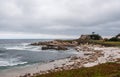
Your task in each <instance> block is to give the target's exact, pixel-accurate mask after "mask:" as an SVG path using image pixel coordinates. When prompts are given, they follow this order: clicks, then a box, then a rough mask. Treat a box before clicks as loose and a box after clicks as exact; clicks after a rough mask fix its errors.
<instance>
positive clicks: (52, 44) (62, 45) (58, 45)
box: [30, 40, 78, 50]
mask: <svg viewBox="0 0 120 77" xmlns="http://www.w3.org/2000/svg"><path fill="white" fill-rule="evenodd" d="M30 45H33V46H42V48H41V50H48V49H54V50H68V47H75V46H77V45H78V44H77V42H76V41H72V42H65V41H62V40H53V41H46V42H38V43H32V44H30Z"/></svg>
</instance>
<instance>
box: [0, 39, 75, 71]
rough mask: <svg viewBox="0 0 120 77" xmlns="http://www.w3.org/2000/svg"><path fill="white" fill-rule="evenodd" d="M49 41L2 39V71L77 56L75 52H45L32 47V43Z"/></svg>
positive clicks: (0, 44) (0, 49) (0, 48)
mask: <svg viewBox="0 0 120 77" xmlns="http://www.w3.org/2000/svg"><path fill="white" fill-rule="evenodd" d="M39 41H48V40H41V39H1V40H0V69H7V68H12V67H14V66H23V65H27V64H33V63H45V62H49V61H52V60H57V59H61V58H66V57H69V56H72V55H75V54H76V53H75V51H74V50H72V49H70V50H67V51H56V50H45V51H42V50H41V47H40V46H30V45H29V44H30V43H33V42H39Z"/></svg>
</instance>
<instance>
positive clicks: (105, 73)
mask: <svg viewBox="0 0 120 77" xmlns="http://www.w3.org/2000/svg"><path fill="white" fill-rule="evenodd" d="M36 77H120V64H118V63H105V64H100V65H97V66H94V67H88V68H80V69H74V70H64V71H61V72H53V73H49V74H45V75H39V76H36Z"/></svg>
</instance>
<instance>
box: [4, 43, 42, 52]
mask: <svg viewBox="0 0 120 77" xmlns="http://www.w3.org/2000/svg"><path fill="white" fill-rule="evenodd" d="M5 49H7V50H28V51H41V47H40V46H30V45H29V44H28V43H22V44H20V45H15V46H6V47H5Z"/></svg>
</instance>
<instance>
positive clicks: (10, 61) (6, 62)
mask: <svg viewBox="0 0 120 77" xmlns="http://www.w3.org/2000/svg"><path fill="white" fill-rule="evenodd" d="M25 63H27V62H22V61H19V59H18V58H11V59H0V66H15V65H18V64H25Z"/></svg>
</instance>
